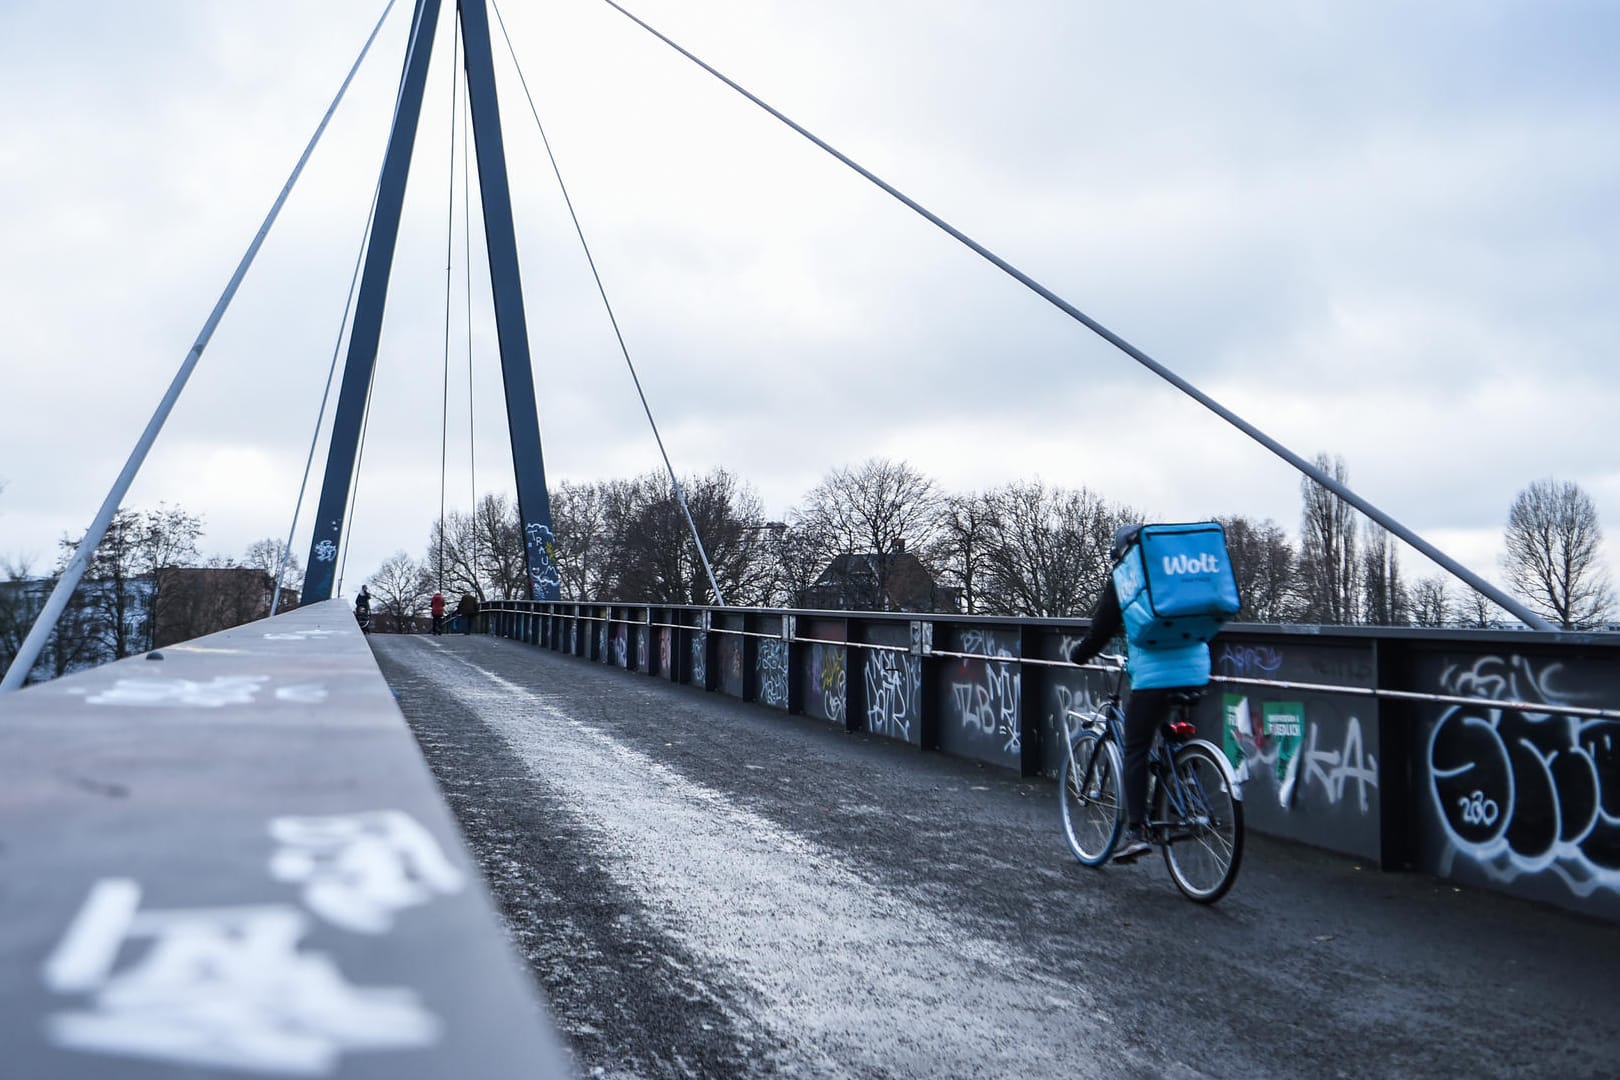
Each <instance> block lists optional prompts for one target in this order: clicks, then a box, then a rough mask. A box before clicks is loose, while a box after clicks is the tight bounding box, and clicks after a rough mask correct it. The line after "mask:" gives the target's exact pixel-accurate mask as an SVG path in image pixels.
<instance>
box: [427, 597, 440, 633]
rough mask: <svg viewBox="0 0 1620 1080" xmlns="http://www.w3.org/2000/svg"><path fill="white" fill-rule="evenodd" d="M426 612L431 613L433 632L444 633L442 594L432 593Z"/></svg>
mask: <svg viewBox="0 0 1620 1080" xmlns="http://www.w3.org/2000/svg"><path fill="white" fill-rule="evenodd" d="M428 610H429V611H431V612H432V613H433V632H434V633H435V634H442V633H444V594H443V593H437V592H436V593H434V594H433V599H432V601H430V602H429V603H428Z"/></svg>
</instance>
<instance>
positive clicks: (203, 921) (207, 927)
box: [42, 878, 440, 1076]
mask: <svg viewBox="0 0 1620 1080" xmlns="http://www.w3.org/2000/svg"><path fill="white" fill-rule="evenodd" d="M140 899H141V889H140V885H139V884H138V883H137V882H135V881H132V880H130V879H127V878H105V879H103V880H101V881H99V882H97V883H96V884H95V885H94V886H93V887H92V888H91V890H90V895H89V897H88V898H87V899H86V900H85V903H84V906H83V907H82V908H80V910H79V912H78V914H77V915H76V916H75V918H74V920H73V923H72V925H71V926H70V927H69V928H68V931H67V933H66V934H65V935H64V936H63V938H62V940H61V942H60V943H59V944H58V945H57V947H56V949H55V950H54V951H53V952H52V953H51V955H50V957H49V958H47V960H46V962H45V966H44V969H43V972H42V974H43V978H44V982H45V985H46V987H47V988H48V989H49V990H50V991H51V992H52V993H55V994H60V995H86V1000H85V1001H84V1003H83V1004H82V1005H81V1006H80V1007H78V1008H73V1009H68V1010H64V1011H61V1012H57V1013H54V1014H52V1015H51V1016H50V1017H48V1019H47V1021H46V1035H47V1037H48V1038H49V1039H50V1041H51V1042H52V1043H54V1044H55V1045H57V1046H59V1047H62V1048H64V1049H69V1050H79V1051H88V1052H94V1053H102V1054H121V1055H125V1056H128V1057H135V1058H144V1059H147V1060H153V1061H162V1062H167V1063H171V1064H179V1065H181V1066H188V1067H192V1068H198V1069H206V1070H213V1069H241V1070H249V1071H253V1072H260V1073H264V1072H276V1073H282V1074H289V1075H297V1076H323V1075H326V1074H328V1073H330V1072H332V1071H333V1070H334V1069H335V1068H336V1066H337V1065H338V1063H339V1058H340V1057H341V1055H342V1054H343V1053H344V1052H346V1051H365V1050H406V1049H413V1048H419V1047H423V1046H428V1045H431V1044H432V1043H434V1042H435V1041H437V1039H438V1037H439V1029H440V1025H439V1021H438V1019H437V1018H436V1017H434V1016H433V1014H432V1013H430V1012H428V1011H427V1010H425V1009H424V1008H423V1007H422V1005H421V1004H420V1003H419V1002H418V1000H417V998H416V995H415V993H414V992H413V991H411V990H409V989H405V988H398V987H380V988H367V987H357V986H353V985H351V984H350V983H348V982H347V981H345V980H344V978H343V976H342V975H341V974H340V973H339V971H338V969H337V966H336V965H335V964H334V963H333V961H332V959H331V957H330V956H328V955H326V954H324V953H318V952H301V951H299V949H298V942H299V939H300V938H302V937H303V936H304V933H305V932H306V931H307V930H308V927H309V919H308V917H307V916H306V915H304V913H303V912H301V911H299V910H298V909H297V908H296V907H292V906H291V905H286V904H265V905H255V906H241V907H222V908H189V909H183V910H176V911H160V910H149V911H141V910H140ZM121 961H122V962H121Z"/></svg>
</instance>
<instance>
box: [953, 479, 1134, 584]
mask: <svg viewBox="0 0 1620 1080" xmlns="http://www.w3.org/2000/svg"><path fill="white" fill-rule="evenodd" d="M985 498H986V500H987V502H988V504H989V507H990V510H991V513H990V544H989V548H988V551H987V553H986V558H985V562H986V573H985V582H986V588H985V596H984V598H983V601H982V605H981V606H982V609H983V610H984V611H986V612H992V613H995V614H1005V615H1034V616H1060V615H1074V614H1084V613H1087V612H1090V611H1091V610H1092V609H1093V608H1094V607H1095V606H1096V604H1097V599H1098V598H1099V597H1100V596H1101V595H1102V590H1103V588H1104V587H1105V586H1106V585H1107V582H1108V574H1109V562H1108V548H1109V544H1110V543H1111V542H1112V540H1113V535H1114V530H1115V529H1116V528H1118V527H1119V526H1120V525H1121V524H1123V523H1124V522H1126V521H1127V520H1137V514H1136V512H1135V511H1132V510H1130V509H1128V508H1124V507H1116V506H1114V505H1113V504H1111V503H1109V502H1107V501H1106V500H1104V499H1103V498H1102V497H1101V496H1099V495H1097V494H1095V493H1093V492H1092V491H1090V490H1088V489H1086V488H1080V489H1078V490H1069V489H1065V488H1048V487H1046V486H1045V485H1044V484H1042V483H1040V482H1039V481H1030V482H1023V483H1012V484H1007V485H1006V486H1004V487H1000V488H996V489H994V490H992V491H989V492H987V493H986V495H985Z"/></svg>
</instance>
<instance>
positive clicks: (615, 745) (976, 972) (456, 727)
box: [371, 636, 1620, 1077]
mask: <svg viewBox="0 0 1620 1080" xmlns="http://www.w3.org/2000/svg"><path fill="white" fill-rule="evenodd" d="M371 644H372V648H373V651H374V652H375V654H376V656H377V659H378V661H379V663H380V664H381V666H382V669H383V673H384V675H385V676H386V677H387V678H388V681H389V683H390V685H391V686H392V687H393V688H394V690H395V693H396V695H397V696H398V698H399V702H400V706H401V708H402V709H403V710H404V712H405V715H406V717H407V719H408V720H409V721H410V723H411V726H412V728H413V730H414V731H415V732H416V735H417V739H418V741H419V743H420V744H421V746H422V749H423V752H424V753H425V755H426V756H427V759H428V762H429V764H430V765H431V766H432V768H433V770H434V773H435V775H436V776H437V777H438V779H439V783H440V785H441V787H442V788H443V790H444V793H445V796H446V798H447V799H448V800H449V802H450V804H451V806H452V808H453V809H454V811H455V813H456V815H457V818H458V820H459V821H460V823H461V826H462V829H463V830H464V831H465V833H466V835H467V838H468V840H469V842H470V844H471V846H472V848H473V850H474V852H475V853H476V854H477V856H478V859H479V861H480V863H481V864H482V866H483V867H484V871H485V873H486V874H487V876H488V878H489V880H490V883H491V886H492V888H493V890H494V893H495V895H496V898H497V900H498V902H499V903H500V905H501V907H502V911H503V914H504V916H505V918H506V920H507V923H508V925H509V927H510V929H511V933H512V936H513V940H514V942H515V943H516V946H517V948H518V949H519V950H520V951H521V952H522V954H523V955H524V956H525V957H526V958H527V960H528V962H529V964H530V966H531V968H532V969H533V971H534V974H535V977H536V979H537V980H538V982H539V984H540V985H541V987H542V989H543V990H544V992H545V994H546V996H547V998H548V1000H549V1002H550V1004H551V1008H552V1011H553V1015H554V1017H555V1019H556V1022H557V1026H558V1028H559V1030H560V1031H561V1032H562V1033H563V1035H564V1037H565V1038H567V1039H568V1040H569V1042H570V1044H571V1047H572V1050H573V1052H574V1053H575V1054H576V1056H577V1060H578V1062H579V1066H580V1070H581V1072H582V1073H583V1074H584V1075H587V1076H604V1077H756V1076H805V1077H824V1076H825V1077H958V1076H960V1077H970V1076H985V1077H1002V1076H1023V1077H1046V1076H1053V1077H1056V1076H1062V1077H1090V1076H1107V1077H1118V1076H1143V1077H1147V1076H1171V1077H1177V1076H1181V1077H1194V1076H1243V1077H1260V1076H1278V1077H1284V1076H1289V1077H1291V1076H1301V1075H1310V1076H1346V1077H1359V1076H1419V1075H1423V1076H1430V1075H1433V1076H1547V1075H1559V1076H1612V1075H1614V1069H1615V1066H1614V1062H1615V1061H1617V1060H1620V1009H1617V1006H1620V994H1617V992H1616V987H1617V985H1620V980H1617V978H1616V976H1615V974H1614V972H1615V962H1616V960H1620V928H1616V927H1611V926H1606V925H1603V924H1598V923H1594V922H1591V921H1589V920H1584V919H1581V918H1578V917H1576V916H1572V915H1568V914H1566V913H1563V912H1560V911H1556V910H1552V909H1548V908H1543V907H1539V906H1534V905H1529V904H1525V903H1522V902H1519V901H1515V900H1511V899H1508V898H1505V897H1500V896H1495V895H1492V894H1487V893H1480V892H1474V891H1458V890H1456V889H1454V888H1452V887H1451V886H1449V885H1445V884H1443V883H1440V882H1437V881H1434V880H1433V879H1430V878H1427V877H1421V876H1416V875H1391V874H1382V873H1379V872H1378V871H1377V870H1376V869H1373V868H1366V867H1361V866H1358V865H1356V864H1355V863H1354V862H1352V861H1350V860H1347V859H1344V858H1340V857H1337V856H1332V855H1327V854H1324V853H1320V852H1315V851H1312V850H1309V849H1305V848H1301V847H1296V846H1292V845H1284V844H1279V843H1273V842H1267V841H1265V840H1263V839H1261V838H1258V837H1255V836H1253V835H1252V834H1251V836H1250V847H1249V851H1248V853H1247V855H1246V858H1245V865H1244V869H1243V874H1242V876H1241V877H1240V878H1239V880H1238V882H1237V885H1236V886H1235V887H1234V889H1233V892H1232V893H1231V895H1229V896H1228V897H1227V898H1226V899H1225V900H1224V901H1222V903H1221V904H1220V905H1218V906H1216V907H1214V908H1203V907H1199V906H1197V905H1193V904H1190V903H1188V902H1186V901H1185V900H1183V899H1181V897H1180V894H1179V893H1177V892H1176V890H1175V887H1174V885H1172V884H1171V882H1170V880H1169V877H1168V875H1167V874H1166V872H1165V869H1164V866H1163V864H1162V862H1160V861H1158V860H1156V859H1153V860H1144V861H1143V862H1142V863H1140V864H1138V865H1137V866H1135V867H1131V868H1127V869H1118V868H1116V869H1111V870H1104V871H1100V872H1099V871H1092V870H1087V869H1085V868H1084V867H1081V866H1079V865H1078V864H1076V863H1075V862H1074V861H1073V859H1072V858H1071V857H1070V856H1069V854H1068V851H1067V848H1066V847H1065V846H1064V844H1063V840H1062V837H1061V835H1060V832H1059V826H1058V820H1057V804H1056V792H1055V789H1054V787H1053V786H1052V784H1051V783H1050V782H1049V781H1046V780H1041V779H1020V778H1018V777H1016V776H1012V775H1010V774H1008V773H1005V772H1001V771H999V770H995V769H989V768H985V767H981V766H977V765H975V764H973V763H971V762H964V761H960V760H956V759H952V758H949V757H946V756H944V755H940V754H921V753H918V752H917V751H916V750H914V749H911V748H908V747H904V746H899V745H896V744H893V743H889V742H886V741H883V740H880V739H873V738H870V737H868V736H865V735H847V734H844V733H843V732H842V731H838V730H834V729H832V728H830V727H828V726H826V725H824V724H821V723H819V722H816V721H812V720H807V719H804V718H802V717H789V716H785V715H782V714H780V713H776V712H772V711H769V710H766V709H762V708H760V707H757V706H754V705H746V704H743V703H740V702H736V701H733V700H730V699H727V698H724V697H721V696H720V695H717V694H706V693H703V692H701V691H696V690H693V689H691V688H689V687H678V686H671V685H670V684H668V683H665V682H661V681H659V680H656V679H651V678H648V677H646V676H641V675H635V674H627V673H625V672H622V671H618V670H614V669H611V668H604V667H602V666H601V665H596V664H591V663H589V662H587V661H584V660H580V659H575V658H570V657H563V656H559V655H556V654H553V653H549V652H546V651H543V650H538V649H535V648H532V647H529V646H523V645H519V644H516V643H513V642H509V641H502V640H498V639H492V638H484V637H454V636H445V637H438V638H434V637H385V636H374V637H373V638H371Z"/></svg>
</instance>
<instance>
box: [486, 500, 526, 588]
mask: <svg viewBox="0 0 1620 1080" xmlns="http://www.w3.org/2000/svg"><path fill="white" fill-rule="evenodd" d="M473 526H474V530H475V536H476V538H477V543H478V551H477V555H478V568H479V573H480V576H481V579H482V581H483V582H484V583H485V584H486V585H487V586H488V588H489V592H490V594H491V595H492V596H494V597H495V598H497V599H501V600H527V599H528V598H529V591H530V585H529V552H528V547H527V545H525V544H524V542H523V523H522V522H521V521H519V520H518V507H517V500H515V499H512V500H508V499H507V497H506V496H505V495H495V494H489V495H485V496H484V497H483V498H482V499H480V500H478V506H477V508H476V510H475V512H474V514H473Z"/></svg>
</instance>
